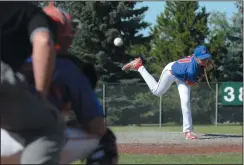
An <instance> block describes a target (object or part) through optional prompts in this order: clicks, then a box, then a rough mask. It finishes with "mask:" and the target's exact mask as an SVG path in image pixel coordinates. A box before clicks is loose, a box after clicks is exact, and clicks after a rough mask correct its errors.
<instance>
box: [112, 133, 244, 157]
mask: <svg viewBox="0 0 244 165" xmlns="http://www.w3.org/2000/svg"><path fill="white" fill-rule="evenodd" d="M116 136H117V139H118V143H119V145H118V147H119V152H120V153H128V154H214V153H230V152H239V153H241V152H243V144H242V143H243V137H242V136H241V135H223V134H198V139H195V140H185V139H184V135H182V133H177V132H175V133H167V132H163V133H162V132H161V133H158V132H140V133H136V132H134V133H117V135H116Z"/></svg>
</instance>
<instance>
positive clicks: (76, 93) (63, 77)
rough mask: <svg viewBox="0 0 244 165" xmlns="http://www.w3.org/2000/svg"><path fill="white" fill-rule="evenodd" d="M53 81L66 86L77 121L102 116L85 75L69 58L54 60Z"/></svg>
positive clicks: (86, 120)
mask: <svg viewBox="0 0 244 165" xmlns="http://www.w3.org/2000/svg"><path fill="white" fill-rule="evenodd" d="M53 83H54V84H55V85H58V86H60V87H61V88H62V87H67V88H68V91H69V95H70V96H69V97H70V100H71V104H72V109H73V110H74V112H75V114H76V117H77V120H78V121H79V123H83V122H85V123H86V122H89V121H90V120H91V119H92V118H94V117H97V116H104V113H103V109H102V106H101V105H100V103H99V101H98V99H97V97H96V94H95V92H94V91H93V89H92V88H91V85H90V83H89V81H88V79H87V78H86V76H85V75H84V74H83V73H82V72H81V71H80V69H79V68H78V67H77V66H76V65H75V64H73V62H72V61H70V60H69V59H64V58H60V59H59V58H58V59H57V60H56V66H55V72H54V78H53Z"/></svg>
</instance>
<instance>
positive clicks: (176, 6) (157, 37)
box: [151, 1, 209, 73]
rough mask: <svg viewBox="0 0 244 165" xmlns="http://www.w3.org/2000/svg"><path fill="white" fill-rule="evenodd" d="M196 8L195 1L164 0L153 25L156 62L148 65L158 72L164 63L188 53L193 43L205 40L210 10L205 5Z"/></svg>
mask: <svg viewBox="0 0 244 165" xmlns="http://www.w3.org/2000/svg"><path fill="white" fill-rule="evenodd" d="M198 10H199V2H198V1H188V2H186V1H184V2H183V1H182V2H178V1H174V2H171V1H166V6H165V10H164V11H163V12H162V13H161V14H160V16H158V18H157V24H156V25H155V27H153V29H152V34H153V36H154V39H153V42H152V43H153V45H152V47H153V50H152V56H154V57H155V63H154V64H152V66H151V67H152V68H153V69H154V70H156V71H157V72H158V73H161V71H162V68H163V67H164V66H165V65H166V64H167V63H169V62H171V61H174V60H177V59H179V58H182V57H184V56H188V55H191V54H192V53H193V50H194V48H195V46H197V45H199V44H203V43H204V42H205V39H206V37H207V35H208V26H207V21H208V16H209V13H207V12H206V9H205V7H202V8H201V10H200V11H198Z"/></svg>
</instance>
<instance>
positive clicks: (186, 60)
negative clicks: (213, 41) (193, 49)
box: [178, 55, 192, 63]
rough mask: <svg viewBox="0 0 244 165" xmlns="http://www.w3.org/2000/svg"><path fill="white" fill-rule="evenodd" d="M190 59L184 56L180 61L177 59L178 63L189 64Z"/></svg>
mask: <svg viewBox="0 0 244 165" xmlns="http://www.w3.org/2000/svg"><path fill="white" fill-rule="evenodd" d="M191 57H192V55H191V56H186V57H185V58H182V59H179V60H178V63H189V62H191Z"/></svg>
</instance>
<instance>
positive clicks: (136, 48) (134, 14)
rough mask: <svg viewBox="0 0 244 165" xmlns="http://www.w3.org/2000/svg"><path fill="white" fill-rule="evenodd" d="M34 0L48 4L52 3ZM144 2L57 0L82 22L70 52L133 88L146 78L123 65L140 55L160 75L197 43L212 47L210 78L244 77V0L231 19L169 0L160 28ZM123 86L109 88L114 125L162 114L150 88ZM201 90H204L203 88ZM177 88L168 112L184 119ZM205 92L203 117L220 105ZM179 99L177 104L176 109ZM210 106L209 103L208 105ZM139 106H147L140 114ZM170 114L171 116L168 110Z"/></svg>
mask: <svg viewBox="0 0 244 165" xmlns="http://www.w3.org/2000/svg"><path fill="white" fill-rule="evenodd" d="M33 3H35V4H37V5H40V6H44V5H46V3H47V2H33ZM138 3H141V2H139V1H138V2H136V1H120V2H119V1H87V2H85V1H80V2H78V1H77V2H76V1H67V2H62V1H55V5H56V6H57V7H59V8H61V9H63V10H65V11H67V12H69V13H71V14H72V16H73V18H75V19H77V20H79V21H80V22H81V27H80V28H79V29H78V31H77V34H76V36H75V39H74V42H73V44H72V46H71V48H70V52H71V53H72V54H73V55H75V56H77V57H79V58H80V59H81V60H83V61H84V62H90V63H93V64H94V65H95V66H96V67H97V69H98V71H99V72H100V73H99V75H100V81H101V82H102V83H123V84H128V86H129V84H134V83H135V82H143V81H142V79H141V78H140V76H139V75H138V74H137V73H136V72H123V71H122V70H121V67H122V66H123V64H125V63H127V62H128V61H130V60H132V59H133V58H135V57H138V56H141V57H143V61H144V64H145V65H146V67H147V68H148V70H149V71H150V72H151V73H154V74H155V76H159V75H160V74H161V72H162V69H163V68H164V66H166V64H167V63H169V62H171V61H174V60H177V59H179V58H182V57H184V56H188V55H191V54H192V53H193V50H194V47H195V46H197V45H199V44H204V45H206V46H207V47H208V48H209V50H210V52H211V54H212V60H213V64H214V66H215V67H214V70H212V71H211V72H209V73H208V74H209V79H210V82H211V81H212V82H222V81H242V80H243V73H242V70H243V63H242V58H243V50H242V37H243V34H242V25H243V21H242V20H243V17H242V15H243V14H242V12H243V3H242V1H237V2H236V8H237V10H236V12H235V13H234V14H233V16H232V18H231V19H228V18H227V16H226V14H225V13H221V12H212V13H210V12H207V11H206V8H205V7H200V6H199V2H198V1H184V2H183V1H166V2H165V8H164V10H163V11H162V12H161V14H160V15H159V16H158V17H157V21H156V24H155V25H154V26H151V24H150V23H149V22H146V21H145V20H144V16H145V14H146V12H147V10H148V7H147V6H144V7H137V4H138ZM162 9H163V8H162ZM146 28H150V32H149V35H148V36H144V35H143V34H141V31H143V30H145V29H146ZM116 37H121V38H122V39H123V41H124V45H123V46H122V47H115V46H114V45H113V40H114V38H116ZM202 81H203V82H204V81H205V80H204V79H203V80H202ZM123 86H124V87H122V86H118V85H110V87H109V89H107V90H108V93H109V91H111V92H110V96H108V97H107V98H106V104H107V106H106V107H108V109H107V111H109V112H110V115H109V120H110V121H111V123H112V124H113V123H117V124H118V123H123V122H122V121H128V120H130V117H131V118H132V116H133V115H131V114H132V113H135V114H137V116H138V115H140V116H144V118H146V119H147V120H148V118H149V117H150V116H151V117H152V118H155V116H157V115H158V107H155V106H153V105H154V104H155V105H157V104H158V101H155V98H154V97H151V96H150V94H148V93H147V92H148V90H144V88H143V89H141V90H135V88H138V89H139V88H142V87H140V86H137V87H135V86H134V87H128V86H126V85H123ZM129 89H130V90H129ZM196 89H199V90H200V87H196ZM99 90H100V89H98V95H99ZM133 90H134V93H132V91H133ZM100 91H101V90H100ZM172 92H173V93H174V95H172V96H170V97H165V103H164V107H165V109H164V110H165V112H166V111H167V112H168V113H174V112H175V113H177V115H174V116H178V117H180V116H181V115H180V112H181V111H180V110H179V109H180V105H178V104H177V102H179V98H178V94H177V91H176V90H175V89H172ZM196 92H199V91H197V90H196ZM193 93H194V91H193ZM202 93H203V94H202V98H203V97H205V98H206V97H208V99H205V100H204V99H202V101H201V102H197V101H196V100H195V101H194V100H191V101H192V102H193V106H194V110H193V114H194V111H196V113H198V114H201V116H203V113H204V112H206V114H207V112H208V113H212V110H213V107H214V106H213V105H214V102H213V101H211V100H213V99H214V98H212V95H213V94H211V97H209V94H210V93H211V92H210V93H209V92H207V93H206V92H204V91H202ZM204 95H206V96H204ZM174 97H177V98H174ZM169 98H170V99H169ZM173 98H174V99H173ZM167 99H168V102H167V101H166V100H167ZM193 99H194V98H193ZM210 99H211V100H210ZM172 100H173V101H172ZM203 100H204V101H203ZM174 102H175V105H177V106H175V107H172V105H173V104H174ZM194 102H195V105H194ZM206 104H209V106H208V107H206V106H204V105H206ZM200 105H202V106H200ZM203 107H205V109H204V108H203ZM138 108H139V109H141V110H140V111H139V112H138ZM203 109H204V111H203ZM128 111H130V113H127V112H128ZM200 112H201V113H200ZM178 113H179V114H178ZM240 113H241V112H240ZM164 115H166V116H167V114H166V113H164ZM134 116H136V115H134ZM153 116H154V117H153ZM156 118H157V117H156ZM168 118H169V117H167V119H168ZM200 119H201V117H200V118H199V120H200ZM175 120H177V121H178V119H175ZM206 120H207V119H206ZM208 120H211V119H210V118H209V119H208Z"/></svg>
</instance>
